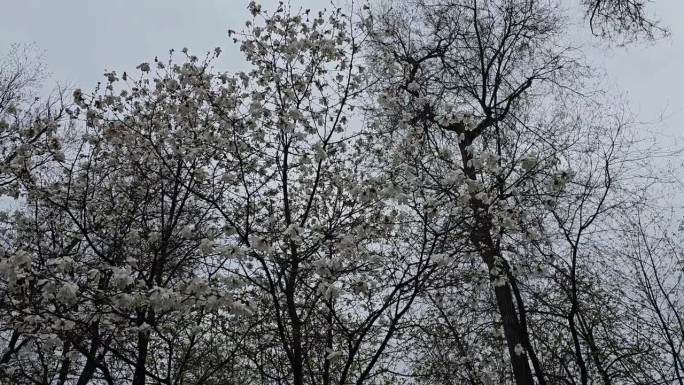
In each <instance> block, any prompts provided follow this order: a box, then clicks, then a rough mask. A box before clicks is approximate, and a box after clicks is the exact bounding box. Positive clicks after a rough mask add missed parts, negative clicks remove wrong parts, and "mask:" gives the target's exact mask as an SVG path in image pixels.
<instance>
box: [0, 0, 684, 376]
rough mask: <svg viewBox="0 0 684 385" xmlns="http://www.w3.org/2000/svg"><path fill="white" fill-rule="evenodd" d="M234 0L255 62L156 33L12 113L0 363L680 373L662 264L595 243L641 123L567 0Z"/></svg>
mask: <svg viewBox="0 0 684 385" xmlns="http://www.w3.org/2000/svg"><path fill="white" fill-rule="evenodd" d="M249 11H250V12H251V14H252V16H253V18H252V19H251V20H250V21H248V22H247V23H246V25H245V29H244V30H243V31H241V32H234V31H230V36H231V37H232V38H233V39H234V41H235V42H236V43H238V44H239V46H240V49H241V52H242V53H243V54H244V56H245V58H246V60H247V62H248V64H249V68H250V69H249V70H247V71H245V72H236V73H231V72H222V71H217V70H216V69H215V68H214V66H215V62H216V58H217V57H219V55H221V50H220V49H219V48H217V49H216V50H214V51H213V52H209V53H207V54H206V55H204V56H203V57H201V58H200V57H198V56H195V55H193V54H192V53H190V52H189V51H188V50H187V49H183V50H182V55H181V56H182V59H181V60H180V61H179V60H178V59H177V55H176V54H175V53H174V52H173V51H172V52H171V53H170V55H169V59H168V60H166V61H165V60H159V59H157V58H155V60H154V61H153V62H145V63H141V64H140V65H139V66H138V67H137V71H136V73H135V74H129V73H126V72H123V73H118V72H115V71H112V72H108V73H106V74H105V78H106V81H105V82H103V84H102V86H101V87H98V89H96V90H95V91H94V92H85V91H83V90H80V89H77V90H75V91H74V92H73V105H70V106H68V107H69V108H68V110H67V109H66V108H64V109H62V110H60V111H64V114H61V115H60V114H58V115H54V114H52V115H50V117H51V119H50V120H49V122H50V124H49V126H50V127H51V128H50V129H49V130H43V131H41V130H36V127H43V125H42V124H43V123H42V122H43V121H41V120H33V121H26V120H25V121H24V123H23V124H25V125H26V127H31V128H32V129H34V132H36V133H40V135H39V137H38V139H36V140H35V141H33V142H31V143H36V145H31V146H24V147H22V151H25V153H24V154H25V155H24V156H23V158H22V162H18V163H17V162H15V164H16V166H15V167H14V168H13V169H12V172H11V173H9V174H7V175H8V178H11V181H12V182H11V183H12V186H13V187H12V188H13V190H12V192H13V193H14V194H15V195H16V196H17V197H18V202H19V203H20V209H18V210H15V211H14V212H13V213H7V214H6V215H4V216H3V217H1V218H0V219H1V221H2V227H1V230H0V235H1V236H2V238H1V239H2V242H3V243H2V247H3V249H2V250H3V253H2V255H0V273H1V274H0V289H1V290H2V292H1V293H2V301H3V302H2V304H3V307H2V309H3V311H2V313H0V326H1V327H2V333H3V334H2V338H3V339H2V341H3V342H2V343H3V346H2V351H1V354H2V355H1V356H0V381H4V382H10V383H18V384H24V383H25V384H29V383H33V384H60V385H61V384H78V385H85V384H91V383H94V384H100V383H101V384H117V385H118V384H128V383H131V384H135V385H144V384H166V385H175V384H219V383H248V384H265V383H269V384H270V383H273V384H293V385H304V384H309V383H316V384H318V383H321V384H324V385H332V384H338V385H346V384H351V383H353V384H356V385H362V384H380V383H383V384H400V383H421V384H435V383H449V384H465V383H468V384H495V383H496V384H517V385H521V384H555V383H564V384H573V385H574V384H583V385H584V384H589V383H602V384H606V385H607V384H643V383H656V382H657V381H659V380H661V379H671V378H679V375H678V374H676V373H677V371H678V370H679V369H680V366H679V364H680V363H679V361H678V359H679V358H678V357H679V356H678V354H679V353H678V350H677V349H678V344H679V340H680V339H679V335H678V334H672V333H670V336H669V337H668V333H669V331H670V330H671V327H672V318H667V317H659V315H663V314H668V317H669V315H670V314H672V315H675V314H678V313H677V311H678V310H676V306H675V305H668V306H666V307H665V308H664V307H663V306H662V302H659V298H672V296H673V294H671V292H670V291H668V290H667V289H665V290H660V291H658V292H657V293H656V292H655V291H654V287H656V286H657V285H658V284H655V283H654V282H660V283H661V284H664V283H665V282H664V281H663V279H660V278H659V279H656V280H654V279H653V277H654V275H653V274H655V273H654V271H656V270H658V271H660V270H659V269H660V268H659V267H656V266H659V265H656V264H654V263H651V262H648V261H647V260H644V259H643V258H641V259H639V258H637V257H634V258H632V259H630V261H637V262H638V261H645V262H644V263H632V264H633V265H634V266H635V267H638V268H639V270H638V271H640V273H639V274H640V276H643V277H644V278H643V279H641V280H637V281H634V280H633V279H632V278H633V277H632V276H630V274H629V272H628V271H625V270H624V269H619V268H615V267H614V266H612V265H611V263H610V258H612V257H614V256H615V255H622V254H620V253H623V254H625V255H626V254H628V252H630V253H631V252H632V251H633V250H636V249H635V248H634V247H632V246H631V245H632V244H630V243H628V242H627V241H626V240H633V239H636V238H629V237H627V236H625V234H629V235H634V234H635V233H633V232H631V233H630V232H623V233H620V232H616V231H615V230H614V229H616V228H623V227H622V226H625V224H626V223H628V221H627V219H626V218H629V214H631V213H633V211H631V210H632V209H631V207H632V206H633V205H632V206H630V205H628V203H631V202H633V198H634V196H635V195H633V194H632V193H633V192H634V191H633V190H631V189H630V184H631V183H634V182H633V179H630V178H631V174H629V172H628V170H629V167H632V166H633V165H634V163H633V162H632V159H633V157H632V151H634V147H633V141H632V140H631V137H630V136H629V129H630V126H629V124H627V123H626V122H625V118H624V115H622V114H621V113H619V109H618V108H615V107H614V106H612V105H611V104H610V103H607V102H600V101H598V98H597V97H586V96H584V94H583V93H582V92H583V91H585V90H584V89H581V82H582V80H585V79H587V76H588V72H589V71H586V66H585V65H584V63H582V62H581V60H579V59H578V57H577V56H578V55H575V52H574V51H573V50H572V49H570V48H568V47H564V46H562V45H559V44H557V43H558V41H560V40H561V39H560V35H561V34H563V33H564V32H565V31H566V30H565V26H564V25H563V24H562V13H561V10H560V9H559V8H557V7H556V6H555V5H554V4H552V3H540V2H537V1H531V0H516V1H509V0H491V1H477V2H475V1H466V0H464V1H461V0H448V1H447V0H419V1H411V2H408V1H407V2H402V3H396V2H395V3H393V5H392V7H389V8H387V7H386V8H382V7H380V8H377V7H375V8H374V7H363V8H362V9H361V10H358V9H351V12H350V13H349V14H345V13H344V12H343V11H342V10H341V9H333V10H331V11H321V12H312V11H310V10H299V11H297V10H292V9H291V8H288V7H287V6H286V5H284V4H280V6H278V7H277V8H276V9H275V10H274V12H267V11H265V10H262V9H261V7H260V6H259V5H258V4H257V3H256V2H250V5H249ZM592 96H595V95H592ZM48 111H51V110H48ZM29 138H33V136H29ZM53 142H54V143H58V144H59V145H54V144H51V143H53ZM6 143H7V147H8V148H16V145H15V144H14V142H12V141H6ZM39 144H40V145H39ZM3 145H5V141H3ZM12 146H14V147H12ZM20 147H21V146H20ZM7 191H9V190H7ZM616 213H621V214H622V213H627V214H625V215H624V216H620V215H616ZM625 228H630V229H631V227H628V226H627V227H625ZM605 234H610V236H606V235H605ZM637 238H638V237H637ZM639 239H640V238H639ZM609 241H613V242H612V243H611V242H609ZM646 243H647V242H646ZM628 246H629V247H628ZM630 247H631V248H630ZM652 250H653V249H652ZM630 255H631V254H630ZM658 277H662V276H661V275H658ZM635 282H636V283H638V284H636V283H635ZM668 283H669V281H668ZM654 285H655V286H654ZM662 287H665V286H662ZM636 293H644V295H645V297H644V298H646V299H647V301H646V302H639V301H638V300H637V298H641V297H638V295H637V294H636ZM639 303H646V304H648V305H649V306H648V307H647V309H652V310H649V311H645V310H643V309H639V308H638V307H637V306H636V305H635V304H639ZM670 303H671V304H675V303H676V302H673V301H671V302H670ZM661 318H662V319H665V321H666V322H663V321H662V319H661ZM644 320H648V322H647V323H643V321H644ZM654 320H655V321H656V322H654ZM635 322H639V323H640V325H645V328H646V331H643V332H636V331H634V330H633V329H632V326H633V324H634V323H635ZM665 331H667V332H668V333H665V338H664V339H663V337H662V336H663V333H664V332H665ZM674 347H677V349H675V348H674ZM655 351H658V352H664V353H665V354H666V355H667V358H666V359H660V358H653V357H652V355H653V353H654V352H655ZM670 365H671V366H670ZM670 368H672V369H670ZM671 370H673V371H674V372H675V374H676V377H672V374H671Z"/></svg>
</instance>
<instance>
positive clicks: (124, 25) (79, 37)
mask: <svg viewBox="0 0 684 385" xmlns="http://www.w3.org/2000/svg"><path fill="white" fill-rule="evenodd" d="M575 2H576V3H579V2H580V1H579V0H568V4H569V5H568V6H572V4H573V3H575ZM247 3H248V1H247V0H197V1H189V0H109V1H104V0H59V1H58V0H0V5H2V7H1V8H0V9H2V12H1V13H0V51H2V52H4V51H6V48H7V46H8V45H9V44H11V43H15V42H18V43H35V44H36V45H37V46H38V47H39V48H40V49H41V50H44V52H45V58H46V63H47V66H48V68H49V70H50V72H51V73H52V78H51V79H52V80H53V81H59V82H61V83H67V84H69V85H74V86H79V87H82V88H85V89H88V88H91V87H93V86H94V85H95V84H96V83H97V82H98V81H100V80H101V79H102V73H103V72H104V70H105V69H107V70H119V71H122V70H130V69H132V68H134V67H135V65H137V64H138V63H140V62H142V61H150V60H151V59H152V58H154V56H155V55H159V56H160V57H163V56H165V55H166V54H167V52H168V49H170V48H175V49H177V50H180V49H181V48H183V47H188V48H189V49H190V50H191V51H192V52H194V53H196V54H200V53H203V52H204V51H207V50H211V49H213V48H214V47H216V46H221V47H223V48H224V52H226V54H225V56H224V58H223V59H222V63H221V64H225V65H226V66H227V67H226V69H234V68H235V67H236V66H239V65H240V63H241V59H240V57H239V52H238V51H237V50H236V49H235V48H234V47H232V44H230V43H229V40H228V38H227V33H226V31H227V30H228V29H229V28H232V29H239V28H240V27H241V26H242V25H243V22H244V21H245V20H247V17H248V14H247V10H246V5H247ZM262 3H263V4H264V7H266V8H268V7H269V6H272V5H273V4H275V3H276V1H262ZM291 3H292V4H293V5H301V6H303V7H307V8H313V9H317V8H319V7H322V6H325V5H327V4H329V2H328V1H325V0H319V1H315V0H291ZM652 10H653V11H654V12H655V13H656V14H657V15H658V16H659V18H660V19H661V20H662V21H663V23H664V24H665V25H667V26H669V28H670V29H671V31H672V36H671V37H670V38H669V39H665V40H661V41H658V42H657V43H655V44H651V45H644V44H637V45H631V46H629V47H627V48H612V49H605V47H591V46H586V47H585V49H586V51H587V52H588V55H589V57H590V59H591V60H592V62H593V63H594V64H595V65H597V66H598V67H599V68H603V70H604V71H605V72H606V74H607V78H606V80H605V82H606V86H607V87H609V88H610V89H611V92H615V93H621V94H624V95H625V98H626V99H627V100H628V101H629V103H630V106H631V109H632V110H633V111H634V112H635V113H636V114H638V116H639V119H640V120H641V121H643V122H649V123H652V124H650V126H651V127H652V128H654V129H655V130H656V131H659V132H661V133H663V134H667V135H678V134H679V131H680V127H682V126H684V93H682V92H681V90H682V88H683V86H684V77H683V76H682V69H683V68H684V24H682V23H680V18H681V16H682V15H684V2H682V1H681V0H656V1H655V3H654V4H653V7H652ZM588 41H592V40H591V39H589V40H588ZM661 115H662V117H664V118H665V120H664V121H660V118H661ZM655 122H658V123H657V124H653V123H655Z"/></svg>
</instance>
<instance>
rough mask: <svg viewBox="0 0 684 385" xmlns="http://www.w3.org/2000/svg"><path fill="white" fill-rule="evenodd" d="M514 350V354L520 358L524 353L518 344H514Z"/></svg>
mask: <svg viewBox="0 0 684 385" xmlns="http://www.w3.org/2000/svg"><path fill="white" fill-rule="evenodd" d="M514 349H515V354H517V355H519V356H521V355H523V354H524V353H525V349H524V348H523V347H522V345H520V344H516V345H515V348H514Z"/></svg>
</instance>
